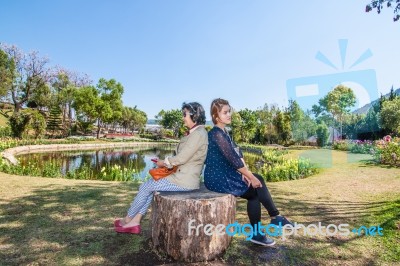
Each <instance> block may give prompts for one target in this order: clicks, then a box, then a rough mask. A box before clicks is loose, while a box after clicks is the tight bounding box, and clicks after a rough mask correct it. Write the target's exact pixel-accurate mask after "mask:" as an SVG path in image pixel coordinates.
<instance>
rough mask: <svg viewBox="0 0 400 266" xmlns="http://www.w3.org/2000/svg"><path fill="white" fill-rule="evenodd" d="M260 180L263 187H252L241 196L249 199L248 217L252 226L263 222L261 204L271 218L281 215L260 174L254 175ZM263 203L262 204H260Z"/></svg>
mask: <svg viewBox="0 0 400 266" xmlns="http://www.w3.org/2000/svg"><path fill="white" fill-rule="evenodd" d="M253 174H254V173H253ZM254 176H255V177H257V178H258V180H260V182H261V184H262V187H260V188H253V187H252V186H250V187H249V189H248V190H247V191H246V192H245V193H244V194H243V195H242V196H240V197H241V198H244V199H247V215H248V216H249V219H250V223H251V225H253V226H254V225H255V224H258V222H261V204H262V205H263V206H264V207H265V208H266V209H267V211H268V214H269V216H271V217H272V216H276V215H278V214H279V211H278V209H277V208H276V207H275V204H274V201H273V200H272V197H271V194H270V193H269V191H268V188H267V186H266V185H265V182H264V179H263V178H262V176H260V175H258V174H254ZM260 203H261V204H260Z"/></svg>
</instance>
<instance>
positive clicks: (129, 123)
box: [120, 106, 147, 132]
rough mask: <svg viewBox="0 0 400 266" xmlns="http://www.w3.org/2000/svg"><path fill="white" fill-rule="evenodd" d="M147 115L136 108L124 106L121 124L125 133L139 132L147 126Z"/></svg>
mask: <svg viewBox="0 0 400 266" xmlns="http://www.w3.org/2000/svg"><path fill="white" fill-rule="evenodd" d="M146 122H147V115H146V113H145V112H143V111H141V110H139V109H137V108H136V106H135V107H133V108H132V107H126V106H124V108H123V110H122V117H121V120H120V124H121V125H122V127H123V128H124V130H125V132H127V131H128V130H132V131H133V130H139V129H141V128H143V127H144V126H145V125H146Z"/></svg>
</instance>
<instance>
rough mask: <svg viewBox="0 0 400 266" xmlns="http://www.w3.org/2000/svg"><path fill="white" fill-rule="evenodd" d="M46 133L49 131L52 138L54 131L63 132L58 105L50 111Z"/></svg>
mask: <svg viewBox="0 0 400 266" xmlns="http://www.w3.org/2000/svg"><path fill="white" fill-rule="evenodd" d="M47 131H51V135H52V136H53V135H54V132H56V131H63V123H62V114H61V108H60V106H58V105H55V106H53V107H51V109H50V115H49V118H48V119H47Z"/></svg>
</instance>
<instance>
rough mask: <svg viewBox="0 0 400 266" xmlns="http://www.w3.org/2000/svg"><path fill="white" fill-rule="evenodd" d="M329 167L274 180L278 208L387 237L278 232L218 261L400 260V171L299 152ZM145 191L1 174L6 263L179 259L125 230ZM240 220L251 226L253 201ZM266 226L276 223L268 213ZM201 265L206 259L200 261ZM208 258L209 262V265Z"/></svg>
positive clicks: (0, 233)
mask: <svg viewBox="0 0 400 266" xmlns="http://www.w3.org/2000/svg"><path fill="white" fill-rule="evenodd" d="M287 156H288V157H297V156H303V157H308V158H311V159H312V161H313V162H315V163H318V164H319V165H320V166H321V167H324V168H323V169H322V171H321V172H320V173H319V174H317V175H315V176H312V177H309V178H306V179H302V180H295V181H285V182H278V183H268V187H269V189H270V191H271V193H272V195H273V198H274V200H275V203H276V205H277V207H278V208H279V209H280V211H281V213H282V214H283V215H286V216H287V217H288V218H289V219H291V220H292V221H296V222H298V223H303V224H309V223H318V222H322V223H323V224H325V225H327V224H331V223H333V224H340V223H348V224H350V226H354V227H357V226H360V225H367V226H372V225H378V224H379V225H381V226H382V227H383V228H384V231H383V233H384V235H383V236H379V237H371V236H365V235H361V236H356V235H354V234H353V235H350V236H347V237H343V236H328V237H326V236H325V237H324V236H320V235H316V236H302V235H300V236H289V237H288V238H287V239H286V240H282V239H281V238H279V237H277V238H275V240H276V242H277V243H276V245H275V246H274V247H271V248H264V247H258V246H254V245H253V244H251V243H250V242H248V241H246V240H245V239H244V237H234V238H233V241H232V243H231V245H230V247H229V249H228V250H227V252H226V253H225V254H224V255H223V257H221V258H219V259H218V260H216V261H214V262H209V264H207V265H210V264H213V263H219V265H224V264H225V265H233V264H241V265H255V264H258V265H260V264H261V265H263V264H265V265H393V264H396V263H397V264H399V261H400V214H399V213H400V212H399V210H400V169H396V168H390V167H381V166H375V165H373V164H370V163H369V162H368V159H369V157H368V156H365V155H348V154H347V153H345V152H339V151H328V150H312V151H304V150H301V151H291V152H290V154H288V155H287ZM136 191H137V185H135V184H133V183H118V182H102V181H81V180H67V179H51V178H40V177H26V176H12V175H7V174H3V173H0V205H1V208H0V265H59V264H61V265H99V264H101V265H104V264H106V265H158V264H168V263H173V261H171V260H170V259H168V258H166V257H165V256H163V255H160V254H157V253H156V252H155V251H153V250H152V248H151V243H150V227H149V220H148V219H149V217H150V215H147V216H146V218H145V219H144V224H143V227H142V228H143V229H144V230H143V231H144V232H143V234H141V235H140V236H137V235H126V234H116V233H115V232H114V231H113V220H114V219H115V218H116V217H121V216H122V215H124V214H125V212H126V210H127V208H128V206H129V204H130V202H131V200H132V198H133V197H134V195H135V193H136ZM236 219H237V221H238V222H239V223H242V224H243V223H247V222H248V219H247V215H246V201H244V200H241V199H238V208H237V214H236ZM263 221H264V223H267V222H268V217H267V213H266V211H264V212H263ZM196 265H202V264H200V263H199V264H196ZM205 265H206V264H205Z"/></svg>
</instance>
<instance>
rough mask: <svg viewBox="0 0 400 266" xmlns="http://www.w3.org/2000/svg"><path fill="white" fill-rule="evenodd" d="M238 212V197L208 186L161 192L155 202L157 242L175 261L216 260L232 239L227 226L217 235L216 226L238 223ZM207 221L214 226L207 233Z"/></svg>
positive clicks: (154, 215) (153, 235)
mask: <svg viewBox="0 0 400 266" xmlns="http://www.w3.org/2000/svg"><path fill="white" fill-rule="evenodd" d="M235 212H236V199H235V197H234V196H232V195H229V194H221V193H216V192H211V191H209V190H207V189H206V188H205V187H204V185H202V187H201V188H200V190H195V191H191V192H161V193H160V194H158V195H155V197H154V200H153V205H152V241H153V245H154V247H155V248H156V249H157V250H159V251H161V252H164V253H166V254H168V255H169V256H171V257H172V258H174V259H175V260H179V261H185V262H196V261H207V260H212V259H214V258H216V257H218V256H220V255H222V253H223V252H224V251H225V250H226V249H227V247H228V246H229V243H230V241H231V239H232V237H231V236H228V235H227V234H226V233H225V227H224V229H223V230H221V231H223V232H224V234H223V235H217V233H216V229H215V226H217V225H218V224H223V225H225V226H227V225H228V224H231V223H234V221H235ZM189 224H190V225H191V226H189ZM200 224H202V226H200V227H198V226H199V225H200ZM207 224H211V225H213V226H214V227H213V228H212V230H209V231H208V233H207V234H206V233H205V232H206V229H205V226H206V225H207ZM221 227H222V226H221ZM190 228H191V229H190ZM197 228H199V229H198V230H197ZM208 229H210V228H208ZM210 231H211V232H212V235H210Z"/></svg>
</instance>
